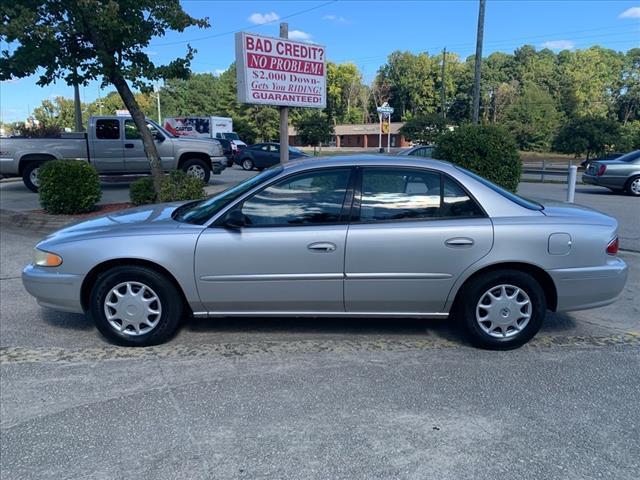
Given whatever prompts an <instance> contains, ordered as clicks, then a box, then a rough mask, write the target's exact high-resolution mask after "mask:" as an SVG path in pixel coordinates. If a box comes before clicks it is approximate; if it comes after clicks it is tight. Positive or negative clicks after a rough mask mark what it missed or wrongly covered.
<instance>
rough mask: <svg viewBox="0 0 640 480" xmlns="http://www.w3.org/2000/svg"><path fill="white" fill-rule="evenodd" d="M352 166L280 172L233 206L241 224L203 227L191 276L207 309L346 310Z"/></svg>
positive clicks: (240, 311)
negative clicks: (241, 217) (281, 175)
mask: <svg viewBox="0 0 640 480" xmlns="http://www.w3.org/2000/svg"><path fill="white" fill-rule="evenodd" d="M350 173H351V169H350V168H336V169H323V170H317V171H313V172H304V173H299V174H294V175H292V176H289V177H287V178H285V179H281V180H279V181H277V182H275V183H274V184H272V185H270V186H268V187H267V188H265V189H263V190H261V191H260V192H257V193H255V194H254V195H253V196H251V197H249V198H248V199H246V200H244V201H243V202H242V203H241V204H239V205H236V206H235V207H234V209H240V210H241V212H242V213H243V214H244V216H245V219H246V221H247V225H246V226H245V227H243V228H240V229H229V228H225V227H223V226H213V227H210V228H207V229H206V230H205V231H204V232H203V233H202V235H200V238H199V239H198V244H197V246H196V253H195V263H194V264H195V275H196V282H197V284H198V292H199V294H200V298H201V300H202V303H203V304H204V305H205V307H206V309H207V311H208V312H210V313H214V314H215V313H235V314H250V313H257V314H259V313H268V314H278V313H286V314H294V313H309V312H311V313H313V312H327V313H331V312H333V313H341V312H344V297H343V279H344V252H345V250H344V249H345V242H346V237H347V228H348V223H347V215H346V209H345V208H344V206H343V205H344V204H345V203H349V204H350V202H351V198H352V193H351V197H350V198H347V197H348V195H347V191H348V185H349V177H350Z"/></svg>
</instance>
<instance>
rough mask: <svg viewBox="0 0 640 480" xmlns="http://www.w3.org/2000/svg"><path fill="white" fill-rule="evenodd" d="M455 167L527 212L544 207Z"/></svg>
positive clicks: (464, 169)
mask: <svg viewBox="0 0 640 480" xmlns="http://www.w3.org/2000/svg"><path fill="white" fill-rule="evenodd" d="M455 167H456V168H457V169H458V170H460V171H462V172H464V173H466V174H467V175H469V176H470V177H471V178H473V179H475V180H477V181H479V182H480V183H482V184H483V185H485V186H487V187H489V188H490V189H491V190H493V191H494V192H496V193H499V194H500V195H502V196H503V197H505V198H507V199H509V200H511V201H512V202H514V203H517V204H518V205H520V206H521V207H524V208H528V209H529V210H544V206H543V205H542V204H540V203H538V202H536V201H534V200H529V199H528V198H524V197H521V196H520V195H516V194H515V193H512V192H510V191H509V190H505V189H504V188H502V187H499V186H498V185H496V184H495V183H492V182H490V181H489V180H487V179H486V178H483V177H481V176H480V175H478V174H475V173H473V172H470V171H469V170H467V169H466V168H462V167H458V166H457V165H456V166H455Z"/></svg>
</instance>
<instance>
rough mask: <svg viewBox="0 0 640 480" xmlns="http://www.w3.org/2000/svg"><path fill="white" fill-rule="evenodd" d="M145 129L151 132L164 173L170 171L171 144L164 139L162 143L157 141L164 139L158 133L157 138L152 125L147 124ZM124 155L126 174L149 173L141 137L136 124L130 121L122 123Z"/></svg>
mask: <svg viewBox="0 0 640 480" xmlns="http://www.w3.org/2000/svg"><path fill="white" fill-rule="evenodd" d="M147 127H148V128H149V130H150V131H151V136H152V137H153V138H154V142H155V144H156V149H157V150H158V155H160V160H161V161H162V167H163V168H164V170H165V171H167V170H170V169H171V167H172V165H173V163H174V162H173V146H172V144H171V142H170V141H167V140H166V139H165V140H164V141H161V140H159V139H160V138H164V135H163V134H162V133H160V136H159V135H158V133H159V132H158V129H157V128H156V127H155V126H154V125H153V124H152V123H147ZM124 155H125V168H126V171H127V172H135V173H148V172H150V171H151V166H150V165H149V159H148V158H147V155H146V154H145V153H144V146H143V145H142V136H141V135H140V131H139V130H138V127H136V124H135V123H134V121H133V120H131V119H127V120H125V121H124Z"/></svg>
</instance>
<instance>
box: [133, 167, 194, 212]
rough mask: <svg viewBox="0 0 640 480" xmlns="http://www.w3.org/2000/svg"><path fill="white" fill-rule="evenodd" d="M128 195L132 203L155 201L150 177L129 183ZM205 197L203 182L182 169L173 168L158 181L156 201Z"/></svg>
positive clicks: (142, 203) (140, 203)
mask: <svg viewBox="0 0 640 480" xmlns="http://www.w3.org/2000/svg"><path fill="white" fill-rule="evenodd" d="M129 197H130V198H131V202H132V203H133V204H134V205H145V204H148V203H154V202H155V201H156V194H155V191H154V190H153V179H152V178H151V177H145V178H141V179H140V180H136V181H135V182H133V183H132V184H131V187H130V189H129ZM204 197H205V192H204V182H203V181H202V180H200V179H199V178H195V177H190V176H188V175H187V174H185V173H184V172H183V171H182V170H174V171H172V172H171V173H169V175H168V176H166V177H163V178H162V180H161V181H160V195H159V196H158V199H157V200H158V202H176V201H182V200H201V199H203V198H204Z"/></svg>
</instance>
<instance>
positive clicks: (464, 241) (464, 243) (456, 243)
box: [444, 237, 474, 247]
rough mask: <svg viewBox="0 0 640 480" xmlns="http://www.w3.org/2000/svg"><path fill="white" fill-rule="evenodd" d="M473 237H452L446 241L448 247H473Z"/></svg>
mask: <svg viewBox="0 0 640 480" xmlns="http://www.w3.org/2000/svg"><path fill="white" fill-rule="evenodd" d="M473 243H474V242H473V239H471V238H467V237H456V238H450V239H448V240H447V241H445V242H444V244H445V245H446V246H447V247H471V246H472V245H473Z"/></svg>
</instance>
